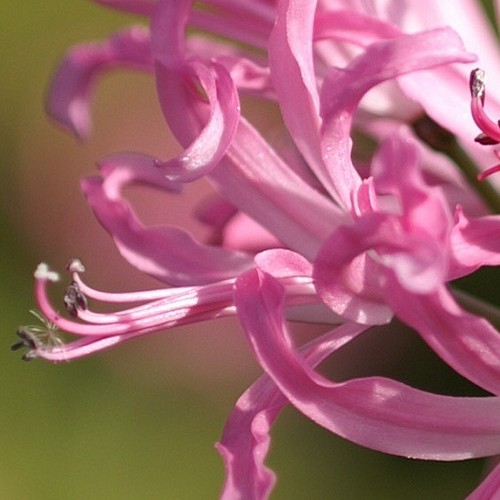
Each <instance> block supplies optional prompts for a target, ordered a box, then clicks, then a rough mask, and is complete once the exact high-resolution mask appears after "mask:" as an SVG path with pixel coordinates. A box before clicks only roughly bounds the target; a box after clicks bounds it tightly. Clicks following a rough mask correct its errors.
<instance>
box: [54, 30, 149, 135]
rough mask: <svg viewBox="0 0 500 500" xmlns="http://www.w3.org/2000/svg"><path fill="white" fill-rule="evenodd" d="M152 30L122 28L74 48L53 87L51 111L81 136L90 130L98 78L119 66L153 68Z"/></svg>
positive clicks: (60, 67) (56, 77) (57, 75)
mask: <svg viewBox="0 0 500 500" xmlns="http://www.w3.org/2000/svg"><path fill="white" fill-rule="evenodd" d="M149 43H150V37H149V31H148V30H147V29H146V28H144V27H142V26H134V27H131V28H128V29H125V30H122V31H119V32H118V33H116V34H115V35H113V36H112V37H110V38H109V39H108V40H106V41H104V42H102V43H87V44H81V45H77V46H75V47H73V48H72V49H71V50H70V51H69V52H68V53H67V54H66V56H65V58H64V59H63V61H62V62H61V64H60V65H59V68H58V69H57V71H56V73H55V76H54V78H53V80H52V84H51V86H50V89H49V93H48V96H47V101H46V108H47V113H48V114H49V115H50V116H51V117H52V118H53V119H54V120H56V121H57V122H58V123H60V124H61V125H63V126H64V127H66V128H68V129H69V130H71V131H72V132H73V133H74V134H75V135H76V136H77V137H79V138H86V137H87V136H88V134H89V132H90V126H91V118H90V111H89V101H90V96H91V94H92V88H93V84H94V82H95V80H96V79H97V78H98V77H99V76H100V74H101V73H102V72H104V71H107V70H109V69H112V68H117V67H127V68H134V69H140V70H149V71H152V69H153V59H152V57H151V51H150V45H149Z"/></svg>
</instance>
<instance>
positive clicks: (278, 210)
mask: <svg viewBox="0 0 500 500" xmlns="http://www.w3.org/2000/svg"><path fill="white" fill-rule="evenodd" d="M210 178H211V180H213V181H214V182H215V184H216V186H217V187H218V189H219V191H220V192H221V193H222V194H223V196H224V197H225V198H227V199H228V200H229V201H230V202H231V203H232V204H233V205H235V206H237V207H238V208H239V209H240V210H241V211H243V212H245V213H246V214H248V215H249V216H250V217H252V218H253V219H254V220H255V221H257V222H258V223H259V224H260V225H261V226H263V227H264V228H266V229H267V230H268V231H269V232H271V233H272V234H273V235H274V236H275V237H276V238H277V239H278V240H279V241H280V242H281V243H282V245H284V246H287V247H289V248H291V249H292V250H295V251H297V252H299V253H301V254H303V255H304V256H305V257H307V258H309V259H313V258H314V256H315V255H316V253H317V251H318V249H319V247H320V244H321V241H322V240H323V239H324V235H325V234H329V233H330V232H331V231H333V229H334V228H335V227H336V226H337V225H338V224H340V223H342V222H344V221H346V214H345V213H343V212H342V211H341V210H340V209H338V208H337V207H336V206H335V205H334V203H332V202H331V200H329V199H328V198H326V197H325V196H324V195H322V194H320V193H319V192H318V191H317V190H316V189H314V188H313V187H311V186H310V185H309V184H307V183H306V182H305V181H304V180H302V179H301V178H300V177H299V175H297V174H296V173H295V172H294V171H293V170H292V169H290V168H289V165H288V164H286V163H285V162H283V160H281V158H280V157H279V156H277V155H276V153H275V152H274V150H273V149H272V148H271V147H270V146H269V145H268V144H267V142H266V141H265V140H264V139H263V138H262V136H261V135H260V134H259V133H258V132H257V130H255V129H254V128H253V127H252V126H251V125H250V124H249V123H248V122H247V121H246V120H245V119H244V118H241V119H240V124H239V126H238V130H237V132H236V136H235V138H234V140H233V142H232V145H231V147H230V148H229V149H228V152H227V155H226V157H225V158H224V159H223V160H222V161H221V163H220V164H219V166H218V167H217V168H216V169H214V170H213V171H212V172H211V174H210ZM290 200H294V201H293V202H290Z"/></svg>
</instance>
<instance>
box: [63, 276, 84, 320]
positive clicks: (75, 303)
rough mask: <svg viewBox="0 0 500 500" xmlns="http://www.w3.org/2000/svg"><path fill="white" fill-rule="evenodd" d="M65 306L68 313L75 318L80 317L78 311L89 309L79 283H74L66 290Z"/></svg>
mask: <svg viewBox="0 0 500 500" xmlns="http://www.w3.org/2000/svg"><path fill="white" fill-rule="evenodd" d="M64 305H65V307H66V310H67V311H68V313H69V314H70V315H71V316H73V317H76V316H78V310H85V309H87V299H86V297H85V295H83V293H82V291H81V290H80V287H79V286H78V284H77V283H75V282H73V283H71V284H70V285H68V288H66V293H65V294H64Z"/></svg>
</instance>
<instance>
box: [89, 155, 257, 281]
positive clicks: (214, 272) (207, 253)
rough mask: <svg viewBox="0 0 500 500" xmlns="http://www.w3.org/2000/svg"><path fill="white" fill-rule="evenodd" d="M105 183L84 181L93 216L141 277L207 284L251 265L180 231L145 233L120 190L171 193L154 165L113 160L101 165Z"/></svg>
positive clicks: (93, 179)
mask: <svg viewBox="0 0 500 500" xmlns="http://www.w3.org/2000/svg"><path fill="white" fill-rule="evenodd" d="M101 170H102V173H103V177H104V178H103V179H101V178H98V177H90V178H86V179H83V181H82V189H83V191H84V193H85V196H86V197H87V200H88V202H89V204H90V206H91V208H92V210H93V211H94V213H95V215H96V216H97V218H98V219H99V221H100V222H101V224H102V225H103V226H104V228H105V229H106V230H107V231H108V232H109V233H110V234H111V236H113V239H114V240H115V243H116V245H117V247H118V249H119V251H120V253H121V254H122V255H123V256H124V257H125V258H126V259H127V260H128V261H129V262H130V263H131V264H132V265H134V266H136V267H137V268H138V269H140V270H141V271H143V272H145V273H148V274H150V275H152V276H154V277H156V278H158V279H160V280H163V281H166V282H167V283H169V284H173V285H191V284H197V285H200V284H204V283H210V282H213V281H218V280H221V279H225V278H230V277H233V276H235V275H237V274H238V273H240V272H242V271H243V270H244V269H246V268H248V266H249V265H250V264H251V262H252V260H251V257H250V256H248V255H246V254H244V253H242V252H235V251H228V250H224V249H222V248H216V247H211V246H207V245H201V244H199V243H197V242H196V241H194V240H193V238H192V237H191V236H190V235H189V234H188V233H187V232H185V231H183V230H182V229H179V228H176V227H158V228H146V227H144V226H143V225H142V224H141V223H140V222H139V220H138V219H137V218H136V216H135V214H134V212H133V211H132V209H131V208H130V206H129V204H128V203H127V202H126V201H125V200H124V199H123V198H122V195H121V189H123V188H124V187H126V186H127V185H130V184H137V183H140V184H146V185H150V186H153V187H156V188H161V189H165V190H170V191H172V190H173V189H176V185H175V184H173V183H172V182H170V181H168V180H167V179H166V178H165V177H164V176H163V175H162V173H161V170H160V169H158V168H157V167H156V163H155V161H154V160H153V159H149V160H148V158H147V157H143V156H139V155H136V156H134V155H123V156H121V157H120V156H115V157H112V158H110V159H108V160H107V161H105V162H104V163H103V164H102V165H101Z"/></svg>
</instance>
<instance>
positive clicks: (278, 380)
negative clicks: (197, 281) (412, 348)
mask: <svg viewBox="0 0 500 500" xmlns="http://www.w3.org/2000/svg"><path fill="white" fill-rule="evenodd" d="M283 301H284V294H283V288H282V287H281V285H280V284H279V283H278V282H277V281H276V280H275V279H274V278H272V277H271V276H270V275H267V274H264V273H262V272H261V271H259V270H254V269H252V270H250V271H247V272H246V273H245V274H243V275H242V276H241V277H240V278H238V280H237V281H236V285H235V303H236V307H237V311H238V316H239V318H240V321H241V324H242V326H243V329H244V332H245V335H246V336H247V339H248V341H249V343H250V345H251V347H252V349H253V351H254V354H255V356H256V358H257V360H258V361H259V363H260V365H261V366H262V368H263V369H264V370H265V372H266V373H267V374H268V375H269V376H270V377H271V378H272V379H273V381H274V382H275V384H276V385H277V386H278V387H279V389H280V390H281V392H282V393H283V394H284V395H285V396H286V397H287V398H288V400H289V401H290V402H291V403H292V404H293V405H294V406H295V407H296V408H297V409H298V410H300V411H301V412H302V413H304V414H305V415H306V416H308V417H309V418H310V419H311V420H313V421H314V422H316V423H317V424H319V425H321V426H323V427H325V428H326V429H328V430H330V431H332V432H334V433H336V434H338V435H340V436H343V437H345V438H347V439H349V440H351V441H353V442H355V443H358V444H361V445H363V446H366V447H369V448H373V449H376V450H379V451H383V452H387V453H391V454H395V455H402V456H407V457H413V458H424V459H434V460H459V459H465V458H472V457H479V456H488V455H494V454H497V453H498V452H499V451H500V420H499V419H498V414H499V411H500V398H498V397H484V398H468V397H449V396H439V395H435V394H431V393H427V392H424V391H420V390H417V389H413V388H411V387H408V386H406V385H404V384H401V383H398V382H395V381H392V380H389V379H386V378H383V377H370V378H361V379H355V380H350V381H347V382H342V383H334V382H331V381H329V380H327V379H325V378H324V377H323V376H321V375H319V374H318V373H317V372H315V371H313V370H312V369H311V368H309V367H308V366H307V364H306V363H305V362H304V360H303V359H302V358H301V357H300V356H299V355H298V353H297V352H296V351H295V349H293V348H292V343H291V339H290V337H289V334H288V331H287V329H286V327H285V321H284V317H283Z"/></svg>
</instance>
